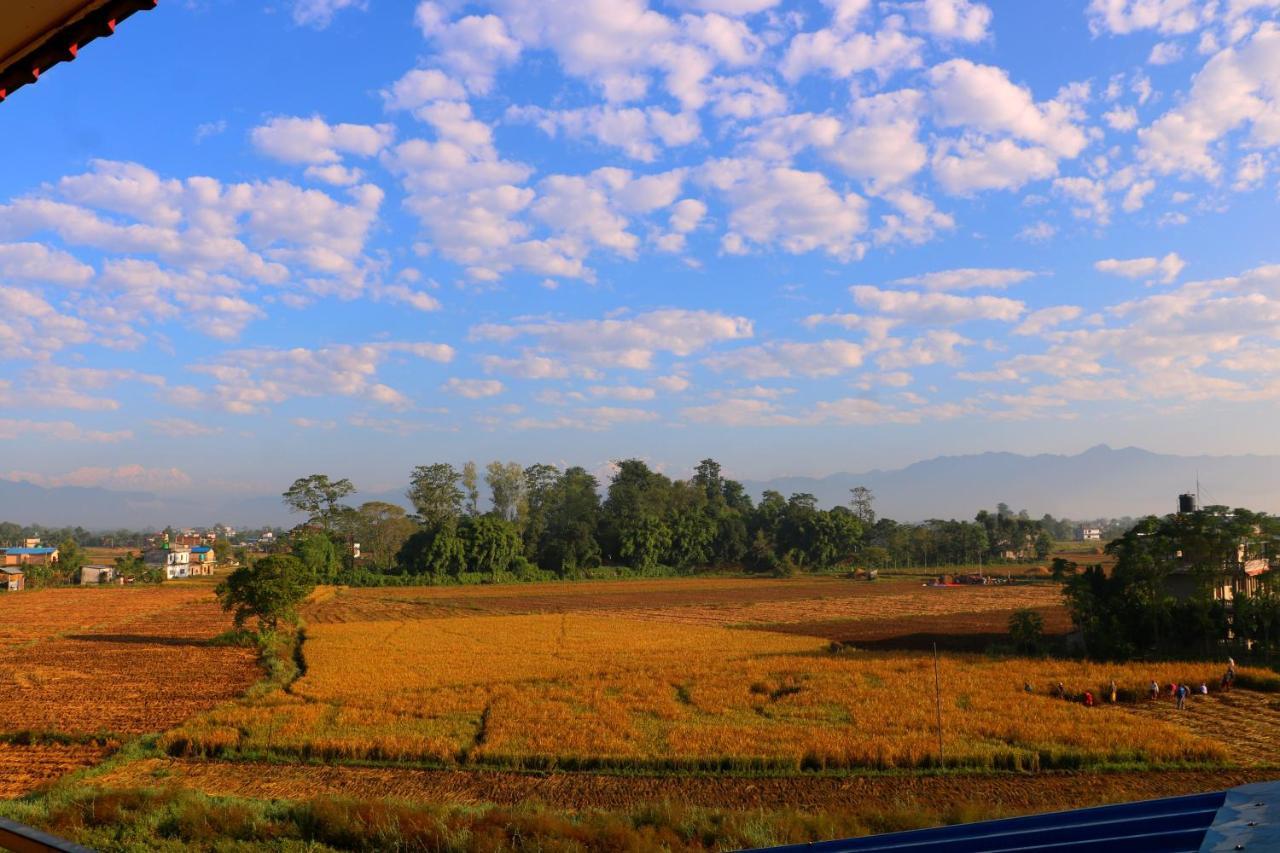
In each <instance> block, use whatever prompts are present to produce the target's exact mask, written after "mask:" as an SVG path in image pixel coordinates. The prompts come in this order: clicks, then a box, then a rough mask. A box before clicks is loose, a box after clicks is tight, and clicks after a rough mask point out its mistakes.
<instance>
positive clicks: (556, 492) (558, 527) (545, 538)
mask: <svg viewBox="0 0 1280 853" xmlns="http://www.w3.org/2000/svg"><path fill="white" fill-rule="evenodd" d="M531 498H532V493H531ZM530 504H531V505H532V499H531V500H530ZM540 505H541V515H542V534H541V536H540V537H539V539H538V541H537V545H536V549H535V551H534V560H535V562H537V564H538V566H539V567H540V568H542V569H544V570H546V571H551V572H555V573H557V574H558V575H560V576H561V577H566V576H570V575H574V574H576V573H578V572H579V571H581V570H583V569H591V568H595V567H596V566H599V565H600V558H601V551H600V543H599V542H598V541H597V540H596V531H597V530H598V529H599V526H600V484H599V482H598V481H597V480H596V478H595V477H594V476H592V475H591V473H590V472H588V471H587V470H586V469H585V468H580V467H577V466H575V467H572V468H568V469H566V470H565V472H564V473H563V474H560V475H559V476H558V477H556V478H555V480H554V481H553V482H552V483H551V484H550V485H549V486H548V487H547V488H546V490H545V494H544V495H543V496H542V498H541V501H540ZM526 541H528V531H527V530H526Z"/></svg>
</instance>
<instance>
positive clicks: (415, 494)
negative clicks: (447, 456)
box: [406, 462, 463, 527]
mask: <svg viewBox="0 0 1280 853" xmlns="http://www.w3.org/2000/svg"><path fill="white" fill-rule="evenodd" d="M460 479H461V475H459V474H458V471H457V469H455V468H454V467H453V466H452V465H449V464H447V463H443V462H437V463H436V464H434V465H419V466H418V467H416V468H414V469H413V473H412V474H411V475H410V476H409V491H408V492H407V493H406V495H407V497H408V498H409V501H410V503H412V504H413V508H414V510H416V511H417V513H418V517H419V518H420V519H422V523H423V524H424V525H426V526H428V527H436V526H439V525H441V524H444V523H446V522H451V521H454V520H456V519H457V518H458V516H460V515H461V514H462V499H463V492H462V489H461V488H459V486H458V482H459V480H460Z"/></svg>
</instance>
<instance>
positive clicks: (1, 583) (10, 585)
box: [0, 569, 27, 592]
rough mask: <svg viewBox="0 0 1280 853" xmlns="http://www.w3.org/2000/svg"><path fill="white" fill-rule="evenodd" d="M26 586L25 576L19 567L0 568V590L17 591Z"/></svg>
mask: <svg viewBox="0 0 1280 853" xmlns="http://www.w3.org/2000/svg"><path fill="white" fill-rule="evenodd" d="M26 588H27V578H26V576H25V575H23V574H22V571H21V570H20V569H0V590H8V591H10V592H17V591H18V590H22V589H26Z"/></svg>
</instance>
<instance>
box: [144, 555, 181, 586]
mask: <svg viewBox="0 0 1280 853" xmlns="http://www.w3.org/2000/svg"><path fill="white" fill-rule="evenodd" d="M143 559H144V560H145V561H146V563H147V565H150V566H162V567H163V568H164V576H165V578H167V579H168V580H173V579H174V578H189V577H191V549H190V548H181V547H171V548H153V549H152V550H150V551H148V552H147V553H146V556H145V557H143Z"/></svg>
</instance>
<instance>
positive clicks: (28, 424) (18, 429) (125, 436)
mask: <svg viewBox="0 0 1280 853" xmlns="http://www.w3.org/2000/svg"><path fill="white" fill-rule="evenodd" d="M27 436H35V437H38V438H44V439H52V440H54V441H87V442H91V443H95V444H114V443H116V442H120V441H127V440H129V439H131V438H133V433H132V432H131V431H130V430H119V431H116V432H107V431H105V430H93V429H85V428H84V427H82V426H80V425H79V424H75V423H72V422H71V421H33V420H27V419H25V418H0V440H5V441H11V440H13V439H18V438H24V437H27ZM11 479H12V478H11Z"/></svg>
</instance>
